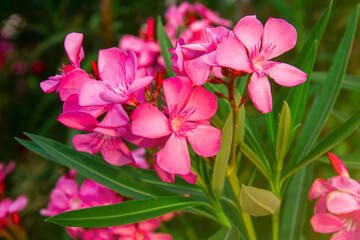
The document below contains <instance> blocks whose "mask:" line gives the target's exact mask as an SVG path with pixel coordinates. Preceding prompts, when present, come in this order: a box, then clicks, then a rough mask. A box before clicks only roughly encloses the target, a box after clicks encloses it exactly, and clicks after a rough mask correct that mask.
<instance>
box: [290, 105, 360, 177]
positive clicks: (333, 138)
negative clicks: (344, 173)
mask: <svg viewBox="0 0 360 240" xmlns="http://www.w3.org/2000/svg"><path fill="white" fill-rule="evenodd" d="M359 125H360V110H359V111H358V112H357V113H355V114H354V115H353V116H352V117H351V118H350V119H349V120H348V121H346V122H345V123H344V124H342V125H341V126H340V127H338V128H337V129H336V130H335V131H333V132H332V133H331V134H330V135H329V136H327V137H326V138H325V139H323V140H322V141H321V142H320V143H319V144H317V145H316V146H315V147H314V149H312V150H311V151H310V152H309V154H307V155H306V156H305V158H304V160H303V161H301V163H299V164H298V165H297V166H296V167H295V168H294V169H293V170H292V171H291V172H290V173H288V174H287V175H286V176H285V177H284V178H287V177H289V176H290V175H291V174H292V173H295V172H296V170H298V169H300V168H302V167H304V166H306V165H307V164H309V163H311V162H312V161H314V160H316V159H317V158H319V157H320V156H321V155H323V154H324V153H326V152H328V151H330V150H331V149H332V148H334V147H335V146H336V145H338V144H339V143H341V142H342V141H343V140H344V139H345V138H346V137H347V136H349V135H350V134H351V133H352V132H353V131H355V130H356V128H357V127H358V126H359Z"/></svg>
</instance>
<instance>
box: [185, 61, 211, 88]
mask: <svg viewBox="0 0 360 240" xmlns="http://www.w3.org/2000/svg"><path fill="white" fill-rule="evenodd" d="M211 68H212V67H211V66H209V65H208V64H206V63H204V61H203V57H198V58H195V59H193V60H187V61H185V70H186V72H187V74H188V76H189V78H190V79H191V81H192V82H193V83H194V84H195V85H203V84H204V83H205V82H206V80H207V78H208V77H209V75H210V72H211Z"/></svg>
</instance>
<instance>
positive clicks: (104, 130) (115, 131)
mask: <svg viewBox="0 0 360 240" xmlns="http://www.w3.org/2000/svg"><path fill="white" fill-rule="evenodd" d="M93 131H94V132H98V133H101V134H104V135H109V136H112V137H121V136H123V135H124V134H126V132H127V131H128V130H127V129H126V128H125V127H106V126H105V127H96V128H94V130H93Z"/></svg>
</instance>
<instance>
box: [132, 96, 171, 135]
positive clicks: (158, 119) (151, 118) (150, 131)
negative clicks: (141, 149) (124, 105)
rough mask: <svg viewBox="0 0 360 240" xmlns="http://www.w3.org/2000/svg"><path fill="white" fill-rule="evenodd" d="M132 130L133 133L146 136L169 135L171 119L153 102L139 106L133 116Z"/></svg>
mask: <svg viewBox="0 0 360 240" xmlns="http://www.w3.org/2000/svg"><path fill="white" fill-rule="evenodd" d="M132 120H133V121H132V124H131V131H132V133H133V134H135V135H138V136H142V137H146V138H159V137H164V136H166V135H169V134H170V133H171V130H170V128H169V120H168V119H167V117H166V116H165V115H164V114H163V113H162V112H160V110H159V109H158V108H156V107H154V106H153V105H152V104H151V103H148V102H146V103H143V104H141V105H140V106H138V107H137V108H136V109H135V111H134V113H133V116H132Z"/></svg>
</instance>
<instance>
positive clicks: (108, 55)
mask: <svg viewBox="0 0 360 240" xmlns="http://www.w3.org/2000/svg"><path fill="white" fill-rule="evenodd" d="M126 56H127V54H126V52H124V51H123V50H121V49H120V48H116V47H113V48H108V49H103V50H100V51H99V57H98V69H99V73H101V72H102V71H103V68H104V66H105V65H106V64H107V63H108V62H109V61H112V60H116V61H119V62H121V63H123V62H125V59H126Z"/></svg>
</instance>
